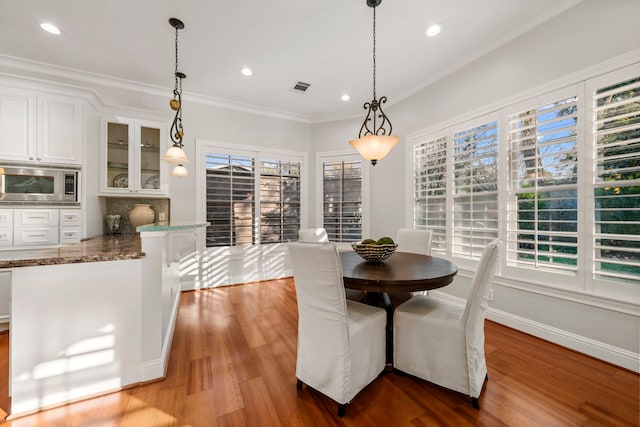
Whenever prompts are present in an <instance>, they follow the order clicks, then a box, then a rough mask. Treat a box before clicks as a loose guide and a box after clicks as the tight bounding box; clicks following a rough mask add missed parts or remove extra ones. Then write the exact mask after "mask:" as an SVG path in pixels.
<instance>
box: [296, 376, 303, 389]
mask: <svg viewBox="0 0 640 427" xmlns="http://www.w3.org/2000/svg"><path fill="white" fill-rule="evenodd" d="M296 388H297V389H298V390H302V381H300V380H299V379H297V378H296Z"/></svg>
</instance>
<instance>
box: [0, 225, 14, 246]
mask: <svg viewBox="0 0 640 427" xmlns="http://www.w3.org/2000/svg"><path fill="white" fill-rule="evenodd" d="M11 245H13V228H0V247H5V246H11Z"/></svg>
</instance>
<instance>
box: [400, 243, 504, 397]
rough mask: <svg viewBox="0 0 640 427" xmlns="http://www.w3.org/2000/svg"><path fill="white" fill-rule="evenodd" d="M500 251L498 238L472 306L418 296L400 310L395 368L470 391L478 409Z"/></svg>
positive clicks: (479, 274)
mask: <svg viewBox="0 0 640 427" xmlns="http://www.w3.org/2000/svg"><path fill="white" fill-rule="evenodd" d="M497 256H498V241H497V240H494V241H493V242H491V243H489V244H488V245H487V246H486V248H485V250H484V252H483V254H482V257H481V258H480V263H479V265H478V270H477V271H476V273H475V275H474V277H473V282H472V285H471V290H470V292H469V295H468V297H467V303H466V305H460V304H455V303H452V302H450V301H447V300H444V299H439V298H437V297H434V296H415V297H413V298H412V299H410V300H409V301H407V302H405V303H404V304H401V305H400V306H398V307H397V308H396V310H395V313H394V321H393V327H394V334H393V337H394V345H393V348H394V367H395V368H396V369H398V370H400V371H403V372H406V373H408V374H411V375H415V376H416V377H420V378H422V379H425V380H427V381H430V382H432V383H434V384H438V385H440V386H442V387H446V388H448V389H451V390H455V391H457V392H460V393H464V394H466V395H469V396H470V397H471V403H472V404H473V407H474V408H476V409H479V407H480V406H479V404H478V397H479V396H480V392H481V391H482V385H483V383H484V381H485V380H486V379H487V378H488V377H487V363H486V360H485V356H484V318H485V312H486V309H487V298H488V295H489V289H490V288H491V282H492V280H493V276H494V273H495V268H496V264H497V263H496V259H497Z"/></svg>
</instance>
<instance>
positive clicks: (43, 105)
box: [38, 95, 83, 164]
mask: <svg viewBox="0 0 640 427" xmlns="http://www.w3.org/2000/svg"><path fill="white" fill-rule="evenodd" d="M38 113H39V114H38V116H39V119H40V120H39V123H40V126H38V129H39V133H38V142H39V147H38V152H39V153H40V156H41V158H42V161H43V162H47V163H66V164H69V163H71V164H81V163H82V147H83V144H82V129H83V125H82V116H83V115H82V102H81V101H79V100H75V99H70V98H66V97H60V96H53V95H47V96H39V97H38Z"/></svg>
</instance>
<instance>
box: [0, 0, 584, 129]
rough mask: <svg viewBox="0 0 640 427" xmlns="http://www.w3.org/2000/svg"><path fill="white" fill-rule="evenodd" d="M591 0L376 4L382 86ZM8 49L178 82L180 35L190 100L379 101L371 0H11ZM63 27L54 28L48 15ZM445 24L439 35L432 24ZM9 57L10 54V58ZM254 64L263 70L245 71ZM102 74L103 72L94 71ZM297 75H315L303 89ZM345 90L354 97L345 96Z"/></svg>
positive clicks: (129, 76) (459, 61) (2, 50)
mask: <svg viewBox="0 0 640 427" xmlns="http://www.w3.org/2000/svg"><path fill="white" fill-rule="evenodd" d="M579 1H581V0H437V1H436V0H384V1H383V2H382V4H381V5H380V6H379V7H378V8H377V9H376V15H377V18H376V25H377V30H376V31H377V52H376V53H377V55H376V56H377V95H378V98H379V97H380V96H381V95H386V96H387V97H388V98H389V104H390V105H393V103H395V102H398V101H400V100H402V99H404V98H406V97H407V96H409V95H411V94H412V93H415V92H416V91H417V90H419V89H421V88H423V87H425V86H426V85H428V84H429V83H432V82H434V81H436V80H437V79H439V78H441V77H443V76H444V75H446V74H448V73H450V72H452V71H454V70H456V69H457V68H459V67H461V66H463V65H465V64H467V63H469V62H470V61H472V60H473V59H475V58H478V57H479V56H481V55H483V54H485V53H487V52H489V51H490V50H492V49H495V48H496V47H498V46H500V45H501V44H503V43H505V42H507V41H509V40H511V39H513V38H515V37H517V36H519V35H520V34H522V33H524V32H526V31H528V30H530V29H531V28H533V27H534V26H536V25H539V24H541V23H542V22H544V21H546V20H548V19H550V18H552V17H554V16H555V15H557V14H559V13H561V12H562V11H564V10H566V9H567V8H569V7H572V6H574V5H576V4H577V3H579ZM0 10H2V14H1V16H0V21H1V22H2V25H1V26H0V40H2V43H0V55H6V56H12V57H19V58H25V59H29V60H32V61H37V62H42V63H47V64H53V65H57V66H61V67H65V68H71V69H74V70H80V71H83V72H88V73H94V74H99V75H104V76H109V77H112V78H116V79H123V80H127V81H133V82H139V83H143V84H145V85H149V86H151V87H156V88H157V87H160V88H166V89H167V96H168V97H169V96H170V88H172V87H173V83H174V81H173V68H174V35H175V30H174V29H173V27H171V26H170V25H169V23H168V19H169V18H170V17H176V18H179V19H181V20H182V21H184V23H185V29H183V30H180V32H179V58H180V67H179V68H180V70H181V71H182V72H184V73H185V74H187V79H186V80H185V81H184V84H183V87H184V93H185V98H186V99H188V95H189V94H197V95H199V96H204V97H206V98H210V99H211V100H212V101H219V100H223V101H224V102H227V101H228V102H230V103H233V104H234V105H239V106H251V107H252V108H257V109H259V110H263V111H265V112H267V113H277V114H286V115H288V116H291V117H294V118H298V119H300V120H305V121H310V122H319V121H324V120H331V119H336V118H344V117H351V116H357V115H364V111H363V109H362V104H363V103H364V102H366V101H370V100H371V99H372V21H373V20H372V9H371V8H370V7H367V5H366V0H324V1H310V0H272V1H268V2H266V1H257V0H208V1H207V0H181V1H176V0H134V1H132V0H108V1H104V0H103V1H98V0H27V1H25V0H22V1H16V0H0ZM44 21H48V22H52V23H54V24H55V25H57V26H58V27H59V28H60V30H61V31H62V34H61V35H59V36H54V35H51V34H49V33H46V32H44V31H42V30H41V29H40V27H39V24H40V23H41V22H44ZM432 23H440V24H441V25H442V32H441V33H440V35H438V36H437V37H433V38H428V37H426V36H425V31H426V28H427V27H428V26H429V25H430V24H432ZM5 59H6V58H5ZM244 66H248V67H250V68H251V69H252V70H253V76H251V77H245V76H243V75H241V74H240V69H241V68H242V67H244ZM92 77H95V76H92ZM297 81H303V82H306V83H310V84H311V87H310V88H309V89H308V90H307V91H306V93H304V94H301V93H296V92H294V91H292V87H293V86H294V84H295V83H296V82H297ZM343 93H348V94H350V95H351V100H350V101H348V102H343V101H341V100H340V96H341V95H342V94H343Z"/></svg>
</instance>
